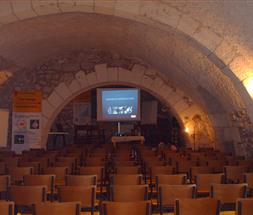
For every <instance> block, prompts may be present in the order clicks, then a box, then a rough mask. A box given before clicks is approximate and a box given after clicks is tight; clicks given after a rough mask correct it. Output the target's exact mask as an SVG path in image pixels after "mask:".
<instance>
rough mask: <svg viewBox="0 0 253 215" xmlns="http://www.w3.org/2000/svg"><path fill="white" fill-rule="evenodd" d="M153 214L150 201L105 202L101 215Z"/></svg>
mask: <svg viewBox="0 0 253 215" xmlns="http://www.w3.org/2000/svg"><path fill="white" fill-rule="evenodd" d="M130 214H131V215H151V202H150V201H136V202H103V204H102V207H101V215H130Z"/></svg>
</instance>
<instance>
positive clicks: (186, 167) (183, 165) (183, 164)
mask: <svg viewBox="0 0 253 215" xmlns="http://www.w3.org/2000/svg"><path fill="white" fill-rule="evenodd" d="M192 166H197V161H192V160H179V161H177V163H176V170H177V173H187V174H189V173H190V169H191V167H192Z"/></svg>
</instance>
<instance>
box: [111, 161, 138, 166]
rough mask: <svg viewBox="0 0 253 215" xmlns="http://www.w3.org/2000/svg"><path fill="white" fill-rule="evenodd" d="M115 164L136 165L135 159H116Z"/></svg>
mask: <svg viewBox="0 0 253 215" xmlns="http://www.w3.org/2000/svg"><path fill="white" fill-rule="evenodd" d="M114 164H115V166H116V167H121V166H124V167H125V166H135V165H136V163H135V162H134V161H129V160H116V161H114Z"/></svg>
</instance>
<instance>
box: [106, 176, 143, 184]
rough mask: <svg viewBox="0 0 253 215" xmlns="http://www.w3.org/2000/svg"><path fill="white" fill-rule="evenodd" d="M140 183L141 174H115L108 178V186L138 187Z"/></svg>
mask: <svg viewBox="0 0 253 215" xmlns="http://www.w3.org/2000/svg"><path fill="white" fill-rule="evenodd" d="M141 183H142V175H141V174H136V175H134V174H131V175H126V174H124V175H119V174H115V175H112V176H111V177H110V184H112V185H140V184H141Z"/></svg>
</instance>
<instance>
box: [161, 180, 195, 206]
mask: <svg viewBox="0 0 253 215" xmlns="http://www.w3.org/2000/svg"><path fill="white" fill-rule="evenodd" d="M195 193H196V185H195V184H187V185H167V184H166V185H164V184H162V185H159V187H158V202H159V204H160V205H162V206H164V205H169V206H173V205H174V202H175V200H176V199H181V198H183V199H188V198H194V197H195Z"/></svg>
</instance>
